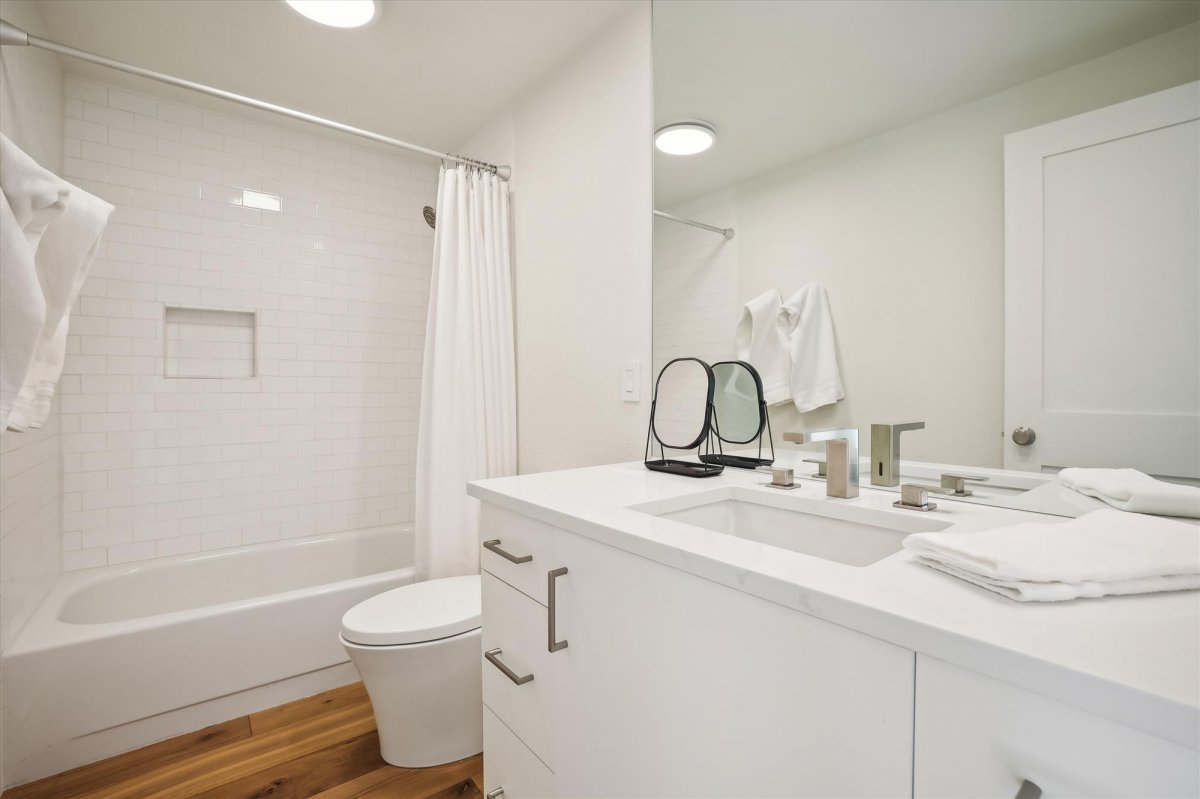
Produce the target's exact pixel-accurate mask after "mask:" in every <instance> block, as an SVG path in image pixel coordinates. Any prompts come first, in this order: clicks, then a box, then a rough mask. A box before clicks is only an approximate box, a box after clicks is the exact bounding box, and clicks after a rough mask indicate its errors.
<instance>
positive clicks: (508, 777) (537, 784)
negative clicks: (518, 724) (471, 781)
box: [483, 707, 555, 799]
mask: <svg viewBox="0 0 1200 799" xmlns="http://www.w3.org/2000/svg"><path fill="white" fill-rule="evenodd" d="M483 750H484V751H485V752H486V753H487V755H486V756H485V757H484V759H483V782H484V785H483V790H484V793H492V792H494V791H498V790H503V791H504V793H503V794H501V795H502V796H503V797H504V799H550V798H551V797H553V796H555V791H554V773H553V772H552V771H550V769H549V768H547V766H546V764H545V763H543V762H542V761H541V760H539V759H538V758H537V755H535V754H534V753H533V751H532V750H531V749H530V748H529V747H528V746H526V745H525V744H524V743H522V741H521V739H520V738H518V737H517V735H516V733H514V732H513V731H512V730H510V729H509V728H508V727H507V726H506V725H505V724H504V722H502V721H501V720H500V718H499V717H498V716H497V715H496V714H495V713H493V712H492V711H491V710H490V709H489V708H486V707H485V708H484V709H483Z"/></svg>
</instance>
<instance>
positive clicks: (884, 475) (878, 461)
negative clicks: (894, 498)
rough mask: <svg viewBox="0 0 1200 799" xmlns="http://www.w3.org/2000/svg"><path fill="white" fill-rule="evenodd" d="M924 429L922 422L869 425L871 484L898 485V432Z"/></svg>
mask: <svg viewBox="0 0 1200 799" xmlns="http://www.w3.org/2000/svg"><path fill="white" fill-rule="evenodd" d="M924 429H925V423H924V422H905V423H904V424H873V425H871V485H877V486H897V485H900V434H901V433H903V432H904V431H905V430H924Z"/></svg>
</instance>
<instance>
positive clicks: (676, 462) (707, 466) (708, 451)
mask: <svg viewBox="0 0 1200 799" xmlns="http://www.w3.org/2000/svg"><path fill="white" fill-rule="evenodd" d="M651 414H653V410H651ZM714 440H715V441H716V445H717V450H718V451H717V452H713V441H714ZM650 441H651V436H650V434H649V433H647V435H646V458H645V464H646V468H647V469H649V470H650V471H652V472H666V473H667V474H678V475H683V476H684V477H715V476H716V475H718V474H720V473H721V472H723V471H725V462H724V461H723V458H725V457H726V456H724V455H722V454H721V452H720V447H721V440H720V439H719V438H717V437H716V436H709V437H708V438H707V439H706V440H705V442H704V444H702V445H701V446H699V447H696V449H695V450H694V451H695V453H696V454H695V458H696V460H694V461H693V460H681V459H680V458H668V457H667V452H666V447H664V446H663V445H662V444H661V443H660V444H659V445H658V457H657V458H655V459H654V460H651V457H652V456H653V455H654V454H655V453H654V452H653V451H652V446H651V443H650ZM687 452H689V453H690V452H692V450H687Z"/></svg>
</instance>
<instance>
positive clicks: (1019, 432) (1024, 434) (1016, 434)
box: [1012, 427, 1037, 447]
mask: <svg viewBox="0 0 1200 799" xmlns="http://www.w3.org/2000/svg"><path fill="white" fill-rule="evenodd" d="M1012 440H1013V443H1014V444H1016V445H1017V446H1018V447H1028V446H1029V445H1030V444H1032V443H1033V442H1034V441H1037V433H1036V432H1034V429H1033V428H1032V427H1018V428H1017V429H1016V430H1013V431H1012Z"/></svg>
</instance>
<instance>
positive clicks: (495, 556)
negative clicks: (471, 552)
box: [479, 503, 559, 605]
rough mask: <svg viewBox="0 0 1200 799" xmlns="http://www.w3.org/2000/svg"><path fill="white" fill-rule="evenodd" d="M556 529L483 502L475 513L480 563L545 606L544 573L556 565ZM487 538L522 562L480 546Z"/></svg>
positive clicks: (497, 547)
mask: <svg viewBox="0 0 1200 799" xmlns="http://www.w3.org/2000/svg"><path fill="white" fill-rule="evenodd" d="M557 532H558V531H557V528H554V527H551V526H550V525H548V524H542V523H541V522H538V521H535V520H533V519H530V518H529V517H528V516H521V515H519V514H516V513H512V512H510V511H507V510H504V509H503V508H497V507H496V506H495V505H489V504H487V503H484V504H483V507H482V510H481V511H480V516H479V544H480V547H481V549H480V551H479V562H480V566H481V567H482V568H483V569H484V570H486V571H489V572H491V573H492V574H494V575H496V576H497V577H499V578H500V579H501V580H503V581H504V582H506V583H508V584H509V585H511V586H513V587H514V588H516V589H517V590H518V591H520V592H521V593H523V594H525V595H526V596H531V597H533V598H534V599H535V600H537V601H538V602H540V603H541V604H543V605H545V604H546V572H548V571H549V570H550V569H553V568H555V567H556V566H558V565H559V564H556V563H553V560H554V557H553V556H554V536H555V535H556V534H557ZM488 541H496V542H498V543H495V544H493V545H492V546H493V547H495V548H496V549H500V550H503V551H504V552H505V553H507V554H508V555H510V556H512V558H514V559H516V560H520V561H523V562H521V563H515V562H514V561H513V560H510V559H509V558H506V557H505V556H504V555H502V554H500V553H499V552H497V551H495V549H492V548H488V547H485V546H483V544H484V542H488ZM525 558H529V560H525Z"/></svg>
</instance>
